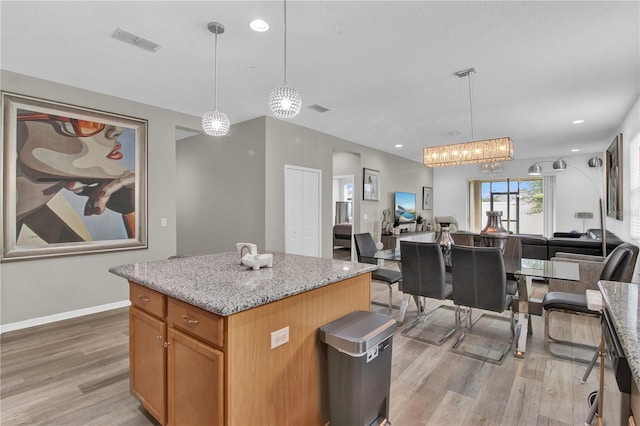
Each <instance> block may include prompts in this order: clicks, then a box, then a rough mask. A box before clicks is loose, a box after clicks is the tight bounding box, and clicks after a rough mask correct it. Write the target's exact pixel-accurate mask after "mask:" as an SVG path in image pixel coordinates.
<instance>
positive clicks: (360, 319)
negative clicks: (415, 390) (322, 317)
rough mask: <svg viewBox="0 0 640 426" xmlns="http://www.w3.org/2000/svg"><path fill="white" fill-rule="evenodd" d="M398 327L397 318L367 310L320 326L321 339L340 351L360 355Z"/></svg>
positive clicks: (355, 312) (352, 313)
mask: <svg viewBox="0 0 640 426" xmlns="http://www.w3.org/2000/svg"><path fill="white" fill-rule="evenodd" d="M396 328H398V325H397V323H396V320H394V319H393V318H391V317H389V316H387V315H381V314H376V313H374V312H367V311H354V312H351V313H350V314H347V315H345V316H343V317H341V318H338V319H337V320H335V321H332V322H330V323H328V324H325V325H323V326H322V327H320V340H321V341H323V342H325V343H326V344H327V345H331V346H333V347H334V348H336V349H337V350H339V351H340V352H344V353H346V354H349V355H351V356H355V357H360V356H362V355H364V354H366V353H367V352H368V351H369V349H371V348H373V347H375V346H377V345H378V344H379V343H380V342H382V341H384V340H386V339H387V338H388V337H389V336H391V335H392V334H393V332H394V331H395V330H396Z"/></svg>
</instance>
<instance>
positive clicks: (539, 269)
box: [374, 248, 580, 358]
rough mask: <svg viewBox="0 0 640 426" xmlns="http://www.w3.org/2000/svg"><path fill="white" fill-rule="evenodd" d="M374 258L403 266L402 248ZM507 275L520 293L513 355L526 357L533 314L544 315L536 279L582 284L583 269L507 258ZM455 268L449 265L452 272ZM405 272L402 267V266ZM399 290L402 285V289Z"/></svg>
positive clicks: (404, 301) (404, 309) (575, 265)
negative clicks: (534, 286) (534, 294)
mask: <svg viewBox="0 0 640 426" xmlns="http://www.w3.org/2000/svg"><path fill="white" fill-rule="evenodd" d="M374 257H375V258H376V259H378V260H385V261H395V262H399V263H400V264H401V265H402V256H401V253H400V249H399V248H395V249H385V250H379V251H377V252H376V253H375V255H374ZM504 266H505V272H506V274H507V278H508V279H515V281H516V282H517V284H518V294H517V295H516V296H515V297H514V301H513V304H512V305H511V308H512V309H513V311H514V315H515V322H516V335H515V339H514V341H515V348H514V352H513V355H514V356H515V357H516V358H524V357H525V354H526V348H527V337H528V336H529V335H532V334H533V328H532V326H531V317H530V315H542V299H541V298H534V297H532V292H531V289H532V283H533V280H540V281H547V280H548V279H550V278H555V279H562V280H567V281H576V282H577V281H580V269H579V265H578V263H576V262H566V261H561V260H546V259H529V258H524V257H523V258H519V259H518V258H510V257H505V258H504ZM453 267H455V265H450V266H447V269H451V268H453ZM401 270H402V267H401ZM399 289H400V291H402V290H401V286H400V287H399ZM410 299H411V297H410V296H409V295H405V296H403V298H402V303H401V304H400V307H399V318H397V321H398V323H400V324H402V323H404V317H405V315H406V313H407V309H408V307H409V300H410Z"/></svg>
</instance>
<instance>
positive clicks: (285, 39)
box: [284, 0, 287, 86]
mask: <svg viewBox="0 0 640 426" xmlns="http://www.w3.org/2000/svg"><path fill="white" fill-rule="evenodd" d="M284 85H285V86H286V85H287V0H284Z"/></svg>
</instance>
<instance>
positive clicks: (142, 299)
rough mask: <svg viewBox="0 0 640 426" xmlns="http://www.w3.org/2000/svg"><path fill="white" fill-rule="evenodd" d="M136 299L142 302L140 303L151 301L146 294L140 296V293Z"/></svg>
mask: <svg viewBox="0 0 640 426" xmlns="http://www.w3.org/2000/svg"><path fill="white" fill-rule="evenodd" d="M138 299H139V300H140V301H141V302H142V303H149V302H151V299H149V298H148V297H147V296H142V295H140V294H139V295H138Z"/></svg>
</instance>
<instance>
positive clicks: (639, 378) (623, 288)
mask: <svg viewBox="0 0 640 426" xmlns="http://www.w3.org/2000/svg"><path fill="white" fill-rule="evenodd" d="M598 287H599V288H600V293H602V297H603V299H604V302H605V305H606V306H607V308H608V309H609V312H611V317H612V320H613V325H614V327H615V329H616V333H617V334H618V338H619V339H620V344H621V345H622V349H623V350H624V354H625V355H626V357H627V362H628V363H629V367H630V368H631V372H632V373H633V378H634V379H635V381H636V383H638V384H640V335H639V334H638V333H639V332H640V316H638V313H639V311H640V285H638V284H633V283H621V282H616V281H599V282H598Z"/></svg>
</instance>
